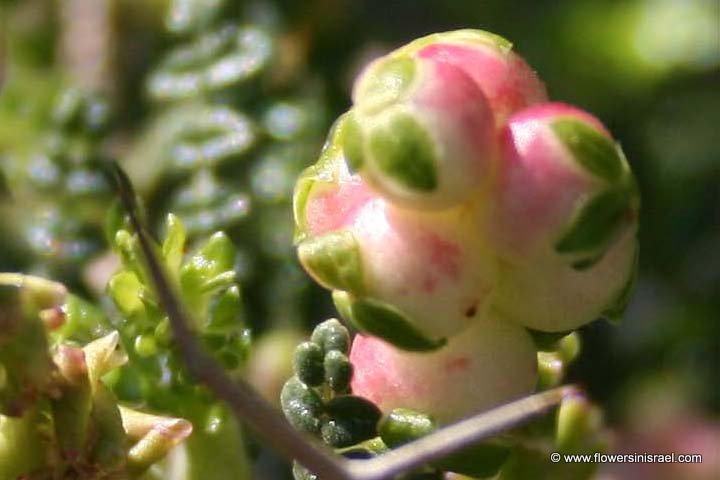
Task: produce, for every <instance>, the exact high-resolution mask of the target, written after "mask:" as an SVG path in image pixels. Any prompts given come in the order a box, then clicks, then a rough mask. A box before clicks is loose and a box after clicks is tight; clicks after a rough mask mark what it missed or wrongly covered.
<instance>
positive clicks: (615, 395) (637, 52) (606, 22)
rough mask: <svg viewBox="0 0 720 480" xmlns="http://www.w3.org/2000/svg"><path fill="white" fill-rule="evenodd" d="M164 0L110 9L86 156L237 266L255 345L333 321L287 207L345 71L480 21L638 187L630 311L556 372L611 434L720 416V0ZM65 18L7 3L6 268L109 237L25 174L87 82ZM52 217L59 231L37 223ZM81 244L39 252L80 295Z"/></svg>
mask: <svg viewBox="0 0 720 480" xmlns="http://www.w3.org/2000/svg"><path fill="white" fill-rule="evenodd" d="M91 1H92V0H88V2H91ZM72 3H74V4H82V2H81V1H77V0H76V1H74V2H72ZM168 3H170V2H169V1H166V0H153V1H147V2H141V1H139V0H108V5H110V7H111V8H110V10H109V11H110V16H109V18H107V24H106V25H104V26H102V28H104V29H106V30H107V32H109V34H110V35H111V36H112V38H113V48H111V49H109V50H108V51H106V52H105V55H106V56H107V58H105V59H103V61H107V64H108V68H109V70H110V72H111V74H110V75H108V76H107V79H106V80H107V85H103V90H105V91H104V93H105V94H106V95H107V98H108V99H109V102H110V105H111V107H112V109H113V110H114V111H115V112H116V113H115V116H114V126H113V128H112V130H111V131H110V132H108V135H107V136H106V137H103V138H102V139H101V141H98V142H96V145H95V146H94V147H93V148H96V149H97V152H98V155H100V154H101V155H107V156H111V157H117V158H120V160H121V162H123V163H124V164H125V166H126V167H127V169H128V170H129V172H130V174H131V176H132V177H133V180H134V181H135V182H136V184H137V186H138V188H139V190H140V193H141V195H142V196H143V200H144V202H145V207H146V210H147V213H148V217H149V218H150V220H151V221H152V222H153V224H154V225H155V226H156V227H157V230H158V231H160V230H161V225H162V223H163V220H164V218H165V215H166V213H167V212H168V211H169V210H172V211H174V212H176V213H177V214H178V215H179V216H180V217H181V218H182V219H183V220H184V221H185V223H186V224H187V226H188V233H189V240H190V244H191V245H192V244H193V242H194V241H195V239H202V238H203V236H206V234H207V233H208V232H211V231H215V230H217V229H223V230H225V231H226V233H227V235H228V236H229V238H230V239H232V241H233V242H234V243H235V245H236V246H237V247H238V255H237V257H236V260H235V268H234V269H235V270H236V271H237V272H238V279H239V280H240V282H241V283H242V285H243V294H244V296H245V303H246V305H245V307H246V310H247V319H248V322H249V324H250V325H252V326H253V328H254V329H255V330H256V331H258V332H262V331H263V330H268V329H271V328H279V327H283V328H285V327H287V328H297V327H298V326H301V327H303V328H305V329H308V327H309V326H310V325H312V324H313V323H314V322H316V321H317V320H318V319H319V318H323V316H326V315H328V314H330V315H332V308H331V306H330V302H329V300H328V298H327V295H326V294H325V293H324V292H322V291H321V290H320V289H318V288H316V287H313V286H311V285H310V282H308V281H307V280H306V278H305V276H304V275H303V274H302V272H301V271H300V270H299V268H298V267H297V264H296V262H295V261H294V257H293V252H292V249H291V240H292V222H291V211H290V203H289V201H290V194H291V189H292V186H293V184H294V180H295V176H296V175H297V173H298V172H299V171H301V170H302V168H303V167H304V166H306V165H308V164H310V163H312V162H313V161H314V160H315V158H316V156H317V154H318V152H319V149H320V146H321V142H322V138H323V136H324V134H325V131H326V129H327V127H328V125H329V120H330V119H331V118H334V117H336V116H337V115H339V114H340V113H342V112H343V111H344V110H345V109H346V108H347V107H348V105H349V89H350V86H351V81H352V79H353V77H354V76H355V74H356V73H357V72H358V70H359V69H360V68H361V66H362V65H363V64H364V63H365V62H366V61H367V60H369V59H371V58H373V57H374V56H377V55H379V54H381V53H384V52H386V51H388V50H390V49H391V48H393V47H395V46H397V45H400V44H402V43H405V42H406V41H408V40H409V39H412V38H415V37H418V36H421V35H424V34H427V33H430V32H434V31H443V30H449V29H454V28H460V27H469V28H481V29H486V30H490V31H493V32H496V33H498V34H501V35H502V36H504V37H506V38H508V39H511V40H512V41H513V42H514V48H515V49H516V50H517V51H518V52H519V53H520V54H521V55H523V56H524V57H525V58H526V59H527V60H528V62H529V63H530V64H531V65H532V66H533V67H534V68H535V69H536V70H537V71H538V72H539V74H540V76H541V77H542V78H543V79H544V80H545V81H546V83H547V86H548V90H549V92H550V95H551V97H552V98H553V99H555V100H558V101H566V102H569V103H573V104H576V105H578V106H581V107H583V108H585V109H587V110H589V111H592V112H594V113H595V114H597V116H598V117H599V118H600V119H602V121H603V122H604V123H605V124H606V125H607V126H608V127H609V128H610V130H611V131H612V132H613V134H614V136H615V137H616V138H618V139H619V141H620V142H621V143H622V146H623V150H624V151H625V153H626V155H627V157H628V159H629V161H630V163H631V165H632V168H633V170H634V171H635V173H636V176H637V178H638V183H639V187H640V190H641V192H642V198H643V205H642V212H641V216H642V218H641V230H640V243H641V254H640V275H639V278H638V284H637V289H636V293H635V295H634V296H633V298H632V300H631V303H630V308H629V311H628V312H627V313H626V314H625V316H624V318H623V319H622V322H621V323H620V324H619V325H617V326H615V325H609V324H607V323H604V322H596V323H594V324H591V325H589V326H588V327H586V328H584V329H583V330H582V332H581V333H582V336H583V345H584V352H583V354H582V355H581V356H580V357H579V359H578V360H577V362H576V363H575V364H573V365H572V366H571V367H570V368H569V372H568V375H569V377H568V379H569V380H570V381H579V382H582V383H583V384H585V385H586V387H587V389H588V390H589V393H590V396H591V397H592V398H593V399H594V400H596V401H597V402H598V403H599V404H601V405H602V406H603V407H604V408H605V410H606V411H607V415H608V418H609V420H610V423H611V424H615V425H620V426H621V427H627V428H630V427H629V426H631V425H633V418H634V417H633V415H636V414H637V409H635V410H633V407H632V406H633V405H636V404H637V402H638V398H641V399H642V400H643V402H644V403H643V408H644V409H646V410H649V411H660V410H662V408H664V407H663V406H664V405H666V404H667V402H668V400H667V398H663V399H661V398H660V397H662V396H663V395H668V396H670V395H672V397H673V399H674V400H673V402H674V403H679V404H682V405H684V407H683V408H684V409H685V410H688V411H690V412H693V415H696V416H701V417H708V416H709V417H711V418H713V419H714V420H715V421H717V419H718V413H720V389H718V388H717V384H718V381H719V380H720V372H719V371H718V370H719V369H720V361H719V358H720V322H718V318H720V293H719V292H720V248H719V246H720V151H719V150H718V148H717V126H718V125H720V91H719V90H718V88H717V85H718V82H719V81H720V70H719V69H718V66H720V27H719V26H718V18H720V5H719V4H718V2H716V1H714V0H693V1H686V0H632V1H630V0H628V1H615V0H588V1H584V2H577V1H572V0H557V1H548V0H523V1H511V2H508V1H503V0H467V1H452V2H448V1H441V0H393V1H388V0H383V1H380V0H365V1H362V2H358V1H354V0H308V1H304V2H296V1H290V0H275V1H270V0H268V1H266V2H257V1H250V2H220V1H216V2H206V3H207V5H209V7H210V9H209V10H207V11H204V12H201V13H200V14H196V15H190V16H183V15H185V13H183V12H190V11H191V10H192V8H194V7H193V6H192V3H193V2H191V1H185V2H183V1H181V0H176V1H174V2H172V3H173V5H174V7H175V8H176V9H179V11H180V13H178V14H177V15H176V16H175V17H167V16H166V15H167V11H168V10H167V7H168ZM64 4H65V2H53V1H49V0H27V1H24V2H13V1H8V0H4V1H2V2H0V16H1V18H0V25H2V28H3V31H2V40H1V41H0V51H1V52H4V53H0V58H2V56H3V55H4V57H5V58H4V63H5V65H4V69H0V71H4V84H3V85H2V91H1V93H0V170H2V172H3V176H4V177H5V180H4V183H5V184H6V185H7V187H8V190H9V191H10V197H9V198H8V197H6V196H4V197H1V198H2V199H0V202H2V206H0V211H2V214H3V215H4V218H5V221H3V222H2V223H0V271H7V270H24V271H28V270H31V269H33V268H35V269H36V270H37V266H38V265H39V263H38V261H39V259H42V256H41V255H40V256H39V255H38V252H37V250H36V249H35V251H34V249H33V248H32V245H31V243H30V241H29V237H28V236H27V234H26V233H23V232H27V225H31V226H32V225H35V227H36V228H35V230H34V231H46V230H48V227H43V225H47V224H48V222H50V223H51V220H52V221H56V223H57V225H56V226H55V227H53V228H55V229H56V230H53V232H55V231H60V232H65V233H67V232H70V233H73V232H78V231H82V232H85V233H87V232H88V231H89V238H92V239H94V240H93V241H94V242H98V241H99V240H98V238H99V237H98V234H97V232H98V231H99V230H98V229H99V228H100V224H99V223H98V220H97V217H96V216H92V215H91V216H90V217H88V216H83V215H82V212H83V210H84V209H83V208H80V207H82V206H83V205H84V204H85V203H87V202H84V203H83V200H78V198H77V197H72V195H71V193H72V192H68V191H67V189H65V190H63V191H61V192H58V193H57V194H56V193H52V195H41V193H42V192H41V189H38V188H37V187H36V186H33V185H32V184H31V183H32V182H30V181H29V179H28V174H29V172H31V165H32V159H33V158H36V157H37V154H38V152H43V151H47V148H48V147H47V145H48V139H50V138H52V134H53V131H55V130H54V129H56V128H57V126H53V123H52V121H51V118H52V115H51V112H52V110H53V108H54V105H56V104H57V102H56V100H55V99H56V98H57V97H58V94H59V92H61V91H62V90H63V87H66V86H68V85H76V84H78V83H80V84H82V72H77V71H73V69H72V68H70V67H69V66H68V65H67V63H66V62H65V61H64V57H63V55H61V54H60V52H59V47H58V46H59V45H61V44H67V42H68V41H70V42H72V41H73V39H67V38H64V35H67V32H68V31H69V29H68V25H67V23H68V22H73V21H75V22H82V10H79V11H78V12H79V13H76V16H75V17H72V16H70V17H68V16H67V15H65V16H63V12H62V9H63V5H64ZM216 7H217V11H215V10H213V8H216ZM183 9H185V10H183ZM75 41H77V39H75ZM81 41H82V39H81ZM88 41H90V40H88ZM198 45H200V46H201V47H198ZM203 45H204V46H203ZM224 60H227V61H230V63H229V64H225V66H223V64H222V63H221V62H223V61H224ZM219 62H220V63H219ZM233 62H235V63H233ZM219 64H220V67H218V65H219ZM228 65H229V66H228ZM213 68H215V69H216V70H215V74H212V73H208V72H211V71H212V69H213ZM218 69H219V70H218ZM218 72H220V73H218ZM178 78H179V79H180V80H182V81H183V82H186V83H182V82H180V83H177V81H178ZM79 80H80V81H79ZM173 81H175V82H176V83H173ZM188 85H189V87H188ZM170 87H173V88H170ZM71 163H72V162H71ZM81 163H82V162H81ZM66 165H67V164H66ZM72 165H74V166H75V167H77V164H76V163H73V164H72ZM45 170H47V169H45ZM68 195H70V196H69V197H68ZM61 198H66V199H67V198H70V200H69V201H65V202H64V201H60V200H59V199H61ZM48 199H50V200H48ZM56 199H57V200H56ZM48 203H50V204H51V206H52V207H53V209H51V210H50V211H56V212H57V213H56V214H55V216H54V217H53V216H50V217H48V216H47V215H46V217H44V218H45V220H43V221H42V222H41V221H40V220H37V219H34V218H35V217H33V215H30V213H31V212H33V211H37V210H38V208H39V206H42V205H47V204H48ZM98 205H99V204H96V205H95V206H98ZM48 218H49V219H48ZM53 219H55V220H53ZM33 222H36V223H33ZM43 222H44V223H43ZM78 222H79V223H80V225H79V226H78ZM73 224H75V226H74V227H73ZM41 227H42V228H45V229H46V230H42V228H41ZM73 228H75V230H73ZM88 229H89V230H88ZM31 230H32V229H31ZM71 236H72V235H71ZM93 245H94V247H93V248H92V249H90V250H88V251H87V255H83V256H78V257H71V258H68V259H61V258H60V257H59V256H58V255H56V254H55V253H50V254H48V255H46V257H45V260H52V261H53V262H54V263H55V267H56V268H55V269H54V270H53V271H54V272H55V273H56V275H59V277H58V276H56V277H55V278H56V279H58V280H63V281H65V282H67V283H68V284H70V285H73V286H83V287H82V288H83V289H84V290H85V291H86V292H90V291H92V290H93V289H92V287H91V286H89V285H88V284H87V283H84V281H83V279H82V276H81V275H82V274H83V268H84V267H86V266H87V265H86V263H85V259H86V258H87V257H88V256H90V254H91V253H97V252H99V250H100V249H101V244H100V245H98V244H97V243H95V244H93ZM63 267H68V268H63ZM70 267H72V268H70ZM647 392H660V393H659V394H652V395H650V394H646V393H647ZM663 402H666V403H663Z"/></svg>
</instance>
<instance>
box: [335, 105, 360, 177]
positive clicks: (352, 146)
mask: <svg viewBox="0 0 720 480" xmlns="http://www.w3.org/2000/svg"><path fill="white" fill-rule="evenodd" d="M338 128H339V133H338V134H339V135H340V144H341V145H342V147H343V153H344V154H345V159H346V160H347V163H348V165H349V166H350V168H351V169H353V170H355V171H358V170H360V168H362V164H363V160H364V158H363V144H362V141H363V139H362V129H361V128H360V124H359V123H358V121H357V117H356V116H355V115H354V113H353V112H352V110H351V111H350V112H348V113H346V114H345V115H343V117H342V123H341V124H340V125H339V126H338Z"/></svg>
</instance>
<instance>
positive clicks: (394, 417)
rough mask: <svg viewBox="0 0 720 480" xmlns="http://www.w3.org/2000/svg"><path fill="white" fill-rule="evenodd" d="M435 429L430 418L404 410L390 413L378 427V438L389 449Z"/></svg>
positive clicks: (397, 409)
mask: <svg viewBox="0 0 720 480" xmlns="http://www.w3.org/2000/svg"><path fill="white" fill-rule="evenodd" d="M436 428H437V425H436V423H435V421H434V420H433V419H432V417H430V416H429V415H425V414H424V413H419V412H415V411H413V410H409V409H406V408H396V409H395V410H393V411H391V412H390V413H389V414H388V415H387V416H386V417H385V418H383V420H382V421H381V422H380V425H379V426H378V430H379V433H380V437H381V438H382V439H383V442H385V444H386V445H387V446H389V447H390V448H395V447H399V446H400V445H403V444H405V443H408V442H411V441H413V440H416V439H418V438H420V437H422V436H425V435H427V434H428V433H431V432H432V431H433V430H435V429H436Z"/></svg>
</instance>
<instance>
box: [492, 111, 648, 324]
mask: <svg viewBox="0 0 720 480" xmlns="http://www.w3.org/2000/svg"><path fill="white" fill-rule="evenodd" d="M501 156H502V160H501V162H500V165H499V168H498V177H497V182H496V186H495V192H494V196H493V200H492V201H491V203H490V208H491V214H490V215H489V216H488V217H487V222H488V223H487V224H485V226H484V227H483V230H485V231H486V232H487V234H488V235H489V236H490V237H491V242H492V244H493V247H494V249H495V250H496V251H497V252H498V254H499V255H500V257H501V259H502V261H501V268H500V276H499V278H498V282H497V284H496V289H495V293H494V297H493V298H494V303H495V307H496V308H497V310H498V312H499V313H500V314H502V315H504V316H506V317H507V318H508V319H510V320H512V321H515V322H518V323H520V324H521V325H525V326H528V327H531V328H535V329H538V330H546V331H563V330H570V329H574V328H577V327H579V326H580V325H582V324H584V323H587V322H590V321H592V320H594V319H596V318H597V317H598V316H600V315H601V313H602V312H603V310H605V309H607V308H609V307H611V306H612V305H613V303H615V302H616V300H617V299H618V298H620V297H622V292H624V291H625V290H626V288H625V287H626V285H627V284H628V282H629V281H630V278H631V276H632V272H633V263H634V259H635V250H636V241H635V230H636V228H637V211H638V203H639V201H638V194H637V188H636V185H635V182H634V179H633V176H632V173H631V171H630V168H629V166H628V164H627V161H626V160H625V157H624V155H623V154H622V151H621V150H620V148H619V147H618V146H617V145H616V144H615V142H614V141H613V140H612V137H611V136H610V134H609V133H608V131H607V130H606V129H605V127H603V126H602V124H601V123H600V122H599V121H598V120H597V119H596V118H595V117H593V116H591V115H589V114H587V113H585V112H583V111H581V110H579V109H576V108H574V107H570V106H568V105H564V104H559V103H548V104H543V105H538V106H534V107H531V108H528V109H526V110H523V111H522V112H520V113H518V114H516V115H514V116H512V117H511V118H510V119H509V121H508V123H507V126H506V127H505V128H504V129H503V131H502V133H501Z"/></svg>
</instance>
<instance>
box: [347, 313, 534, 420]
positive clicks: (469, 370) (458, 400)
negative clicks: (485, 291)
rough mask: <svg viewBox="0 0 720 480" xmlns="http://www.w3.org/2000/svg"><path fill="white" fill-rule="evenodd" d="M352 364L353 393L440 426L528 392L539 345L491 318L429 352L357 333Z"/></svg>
mask: <svg viewBox="0 0 720 480" xmlns="http://www.w3.org/2000/svg"><path fill="white" fill-rule="evenodd" d="M350 361H351V362H352V364H353V365H354V367H355V373H354V375H353V380H352V383H351V387H352V391H353V393H354V394H355V395H359V396H361V397H365V398H367V399H368V400H370V401H372V402H374V403H375V404H376V405H378V407H379V408H380V409H381V410H382V411H383V412H385V413H387V412H389V411H391V410H393V409H395V408H409V409H412V410H416V411H420V412H423V413H426V414H429V415H432V416H434V417H435V419H436V420H438V421H439V422H440V423H441V424H443V423H450V422H453V421H455V420H458V419H461V418H463V417H467V416H469V415H471V414H473V413H476V412H480V411H483V410H487V409H489V408H491V407H494V406H497V405H499V404H502V403H505V402H507V401H510V400H512V399H514V398H516V397H519V396H522V395H524V394H527V393H529V392H531V391H532V390H533V388H534V386H535V382H536V380H537V357H536V352H535V347H534V344H533V342H532V340H531V338H530V335H529V334H528V333H527V331H526V330H525V329H524V328H522V327H519V326H517V325H514V324H512V323H509V322H506V321H503V320H498V319H495V318H491V317H488V316H485V317H483V318H481V319H478V320H477V321H476V322H474V324H473V326H472V327H470V328H469V329H467V330H465V331H464V332H463V333H462V334H460V335H458V336H455V337H453V338H451V339H450V340H449V342H448V343H447V345H445V346H444V347H442V348H441V349H439V350H435V351H433V352H430V353H415V352H406V351H403V350H400V349H398V348H396V347H394V346H392V345H390V344H388V343H386V342H384V341H382V340H380V339H377V338H375V337H369V336H364V335H357V336H356V337H355V339H354V341H353V345H352V349H351V351H350Z"/></svg>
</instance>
